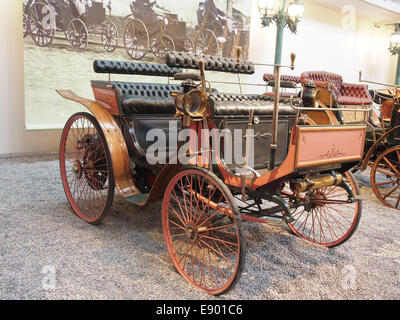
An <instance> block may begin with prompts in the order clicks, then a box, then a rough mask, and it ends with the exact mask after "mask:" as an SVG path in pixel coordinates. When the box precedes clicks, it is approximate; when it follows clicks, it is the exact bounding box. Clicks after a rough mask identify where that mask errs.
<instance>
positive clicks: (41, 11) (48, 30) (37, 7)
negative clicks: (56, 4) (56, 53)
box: [24, 1, 56, 47]
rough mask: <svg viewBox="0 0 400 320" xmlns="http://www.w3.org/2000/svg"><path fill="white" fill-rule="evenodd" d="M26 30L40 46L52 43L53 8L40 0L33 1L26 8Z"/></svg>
mask: <svg viewBox="0 0 400 320" xmlns="http://www.w3.org/2000/svg"><path fill="white" fill-rule="evenodd" d="M27 32H28V33H29V34H30V35H31V37H32V39H33V41H34V42H35V43H36V45H38V46H40V47H45V46H48V45H49V44H50V43H52V42H53V40H54V36H55V34H56V26H55V17H54V9H52V7H50V6H49V5H48V4H46V3H43V2H40V1H36V2H35V3H33V4H32V5H31V6H30V8H29V10H28V16H27ZM24 34H25V33H24Z"/></svg>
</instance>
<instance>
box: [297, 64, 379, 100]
mask: <svg viewBox="0 0 400 320" xmlns="http://www.w3.org/2000/svg"><path fill="white" fill-rule="evenodd" d="M301 81H302V82H303V83H307V82H309V81H312V82H314V84H315V85H316V86H318V87H324V88H327V87H328V86H330V87H331V89H332V92H333V93H334V95H335V97H336V99H337V102H338V104H341V105H362V104H364V105H368V104H371V103H372V97H371V95H370V94H369V92H368V86H366V85H361V84H350V83H344V82H343V79H342V76H340V75H338V74H335V73H329V72H325V71H307V72H303V73H302V74H301Z"/></svg>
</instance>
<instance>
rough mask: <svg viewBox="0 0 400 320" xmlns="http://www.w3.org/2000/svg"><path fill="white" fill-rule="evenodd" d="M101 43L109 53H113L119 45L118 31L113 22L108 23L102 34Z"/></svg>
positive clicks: (104, 26)
mask: <svg viewBox="0 0 400 320" xmlns="http://www.w3.org/2000/svg"><path fill="white" fill-rule="evenodd" d="M101 43H102V44H103V47H104V49H105V50H106V51H107V52H113V51H115V49H116V48H117V45H118V29H117V27H116V26H115V24H114V23H112V22H106V23H104V25H103V30H102V32H101Z"/></svg>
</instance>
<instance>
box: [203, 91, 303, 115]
mask: <svg viewBox="0 0 400 320" xmlns="http://www.w3.org/2000/svg"><path fill="white" fill-rule="evenodd" d="M280 101H281V102H282V103H283V104H285V103H286V105H281V106H280V107H279V114H280V115H295V114H296V111H295V110H294V109H292V108H291V107H290V106H289V105H288V103H289V101H288V99H281V100H280ZM210 110H211V115H212V116H213V117H235V116H248V115H249V111H250V110H254V115H258V116H260V115H264V116H272V113H273V110H274V105H273V98H272V97H269V96H264V95H251V94H249V95H240V94H226V93H214V94H212V95H211V97H210Z"/></svg>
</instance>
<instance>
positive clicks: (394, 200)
mask: <svg viewBox="0 0 400 320" xmlns="http://www.w3.org/2000/svg"><path fill="white" fill-rule="evenodd" d="M371 185H372V190H373V191H374V193H375V195H376V197H377V198H378V199H379V201H380V202H382V203H383V204H384V205H385V206H387V207H390V208H394V209H400V146H398V147H393V148H390V149H388V150H386V151H384V152H383V153H381V154H380V155H379V156H378V157H377V158H376V160H375V162H374V164H373V166H372V169H371Z"/></svg>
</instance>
